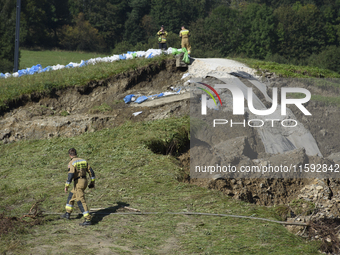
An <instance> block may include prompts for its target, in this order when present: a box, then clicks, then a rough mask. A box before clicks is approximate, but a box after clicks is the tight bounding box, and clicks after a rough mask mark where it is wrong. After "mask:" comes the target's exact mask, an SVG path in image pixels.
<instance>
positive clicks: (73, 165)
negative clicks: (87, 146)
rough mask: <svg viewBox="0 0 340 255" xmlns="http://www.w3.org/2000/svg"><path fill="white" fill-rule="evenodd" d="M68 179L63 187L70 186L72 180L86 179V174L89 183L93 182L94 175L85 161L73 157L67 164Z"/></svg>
mask: <svg viewBox="0 0 340 255" xmlns="http://www.w3.org/2000/svg"><path fill="white" fill-rule="evenodd" d="M68 169H69V171H68V178H67V181H66V184H65V186H67V187H68V186H70V184H71V182H72V180H77V179H79V178H86V173H88V174H89V175H90V178H91V181H92V182H93V181H94V180H95V174H94V171H93V169H92V167H90V165H89V164H88V163H87V161H86V160H85V159H82V158H78V157H74V158H73V159H72V160H71V161H70V162H69V164H68Z"/></svg>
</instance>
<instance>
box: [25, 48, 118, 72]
mask: <svg viewBox="0 0 340 255" xmlns="http://www.w3.org/2000/svg"><path fill="white" fill-rule="evenodd" d="M122 53H123V52H122ZM20 55H21V56H20V67H19V69H23V68H29V67H32V66H33V65H37V64H41V65H42V67H43V68H44V67H47V66H53V65H57V64H60V65H67V64H69V63H70V62H75V63H80V61H81V60H88V59H91V58H98V57H107V56H108V54H99V53H88V52H77V51H59V50H58V51H51V50H43V51H31V50H20Z"/></svg>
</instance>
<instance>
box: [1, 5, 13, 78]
mask: <svg viewBox="0 0 340 255" xmlns="http://www.w3.org/2000/svg"><path fill="white" fill-rule="evenodd" d="M15 10H16V9H15V1H12V0H0V72H3V73H4V72H10V71H13V67H14V42H15V37H14V35H15V20H16V19H15V17H16V11H15Z"/></svg>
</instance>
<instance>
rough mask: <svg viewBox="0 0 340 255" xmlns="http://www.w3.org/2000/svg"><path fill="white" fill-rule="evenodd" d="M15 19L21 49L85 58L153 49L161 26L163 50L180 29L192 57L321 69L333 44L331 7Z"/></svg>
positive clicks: (198, 4)
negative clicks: (56, 50)
mask: <svg viewBox="0 0 340 255" xmlns="http://www.w3.org/2000/svg"><path fill="white" fill-rule="evenodd" d="M0 1H1V3H2V5H1V8H2V9H3V10H5V11H4V12H2V15H1V17H0V18H1V24H0V33H1V34H0V35H1V39H0V40H1V42H0V45H1V49H2V51H1V53H0V56H4V55H6V56H4V57H1V58H0V59H1V61H0V67H1V68H2V70H9V68H10V67H9V66H10V64H9V63H11V62H13V55H14V52H13V47H14V46H13V45H12V44H14V30H13V29H14V27H15V22H14V20H13V19H14V18H15V3H14V2H15V1H9V0H0ZM2 9H1V10H2ZM80 13H83V14H84V15H83V24H86V26H85V27H86V28H87V29H85V30H84V29H83V30H82V29H80V30H79V29H78V30H79V31H81V33H80V34H79V33H78V39H76V38H74V37H75V35H74V34H77V33H76V32H75V31H76V30H77V29H76V28H77V27H78V28H79V24H78V25H77V20H76V19H73V20H72V18H75V17H79V14H80ZM21 14H22V17H21V46H23V47H34V48H52V47H64V48H67V49H71V50H87V51H89V50H91V51H93V50H94V51H103V50H104V49H103V48H104V47H105V50H106V52H107V51H110V52H113V53H115V54H118V53H124V52H126V51H133V50H147V49H149V48H158V43H157V36H156V33H157V31H158V30H159V29H160V26H161V25H164V26H165V30H166V31H167V32H168V33H169V35H168V38H167V39H168V41H167V45H168V47H174V48H180V47H181V46H180V39H179V37H178V33H179V31H180V29H181V26H183V25H184V26H185V27H186V28H188V29H189V30H190V32H191V37H190V43H191V45H192V53H191V55H192V56H193V57H228V56H245V57H251V58H256V59H266V60H270V61H278V62H280V63H287V64H288V63H290V64H298V65H306V64H313V65H314V66H321V65H322V66H326V63H324V64H321V63H319V62H320V61H321V60H322V56H321V55H320V54H323V52H325V53H327V52H329V51H330V49H333V48H334V47H335V46H336V47H338V46H339V43H340V18H339V16H340V1H339V0H327V1H317V0H301V1H296V0H279V1H274V0H246V1H234V0H233V1H229V0H228V1H225V0H175V1H173V0H122V1H121V0H96V1H95V0H60V1H57V0H52V1H47V0H22V13H21ZM13 15H14V16H13ZM78 23H79V22H78ZM4 28H5V29H4ZM71 28H72V29H73V30H72V29H71ZM85 31H87V32H85ZM89 35H90V36H89ZM79 40H80V41H79ZM82 44H83V45H82ZM79 45H82V46H79ZM84 45H85V46H84ZM330 46H334V47H333V48H329V47H330ZM332 52H333V53H334V54H335V55H332V57H333V58H334V61H333V60H332V61H330V62H329V63H327V66H328V68H331V69H332V70H338V68H337V67H336V66H337V63H336V56H338V55H337V54H338V53H337V51H336V50H332ZM316 56H318V57H316ZM324 58H325V57H324ZM3 59H7V60H6V61H4V60H3ZM313 59H315V61H314V60H313ZM322 61H323V60H322ZM322 61H321V62H322ZM324 62H325V61H324Z"/></svg>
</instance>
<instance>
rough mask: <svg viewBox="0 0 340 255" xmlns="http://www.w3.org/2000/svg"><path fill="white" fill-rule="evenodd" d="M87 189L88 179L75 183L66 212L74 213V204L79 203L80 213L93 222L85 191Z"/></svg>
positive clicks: (81, 179) (68, 199)
mask: <svg viewBox="0 0 340 255" xmlns="http://www.w3.org/2000/svg"><path fill="white" fill-rule="evenodd" d="M86 188H87V179H86V178H80V179H77V180H75V181H74V187H73V189H72V190H71V192H70V193H69V195H68V198H67V203H66V207H65V208H66V212H68V213H72V211H73V207H74V202H75V201H77V204H78V207H79V209H80V211H81V212H82V213H83V216H84V218H85V219H87V220H91V215H90V213H89V210H88V207H87V204H86V200H85V194H84V190H85V189H86Z"/></svg>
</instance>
